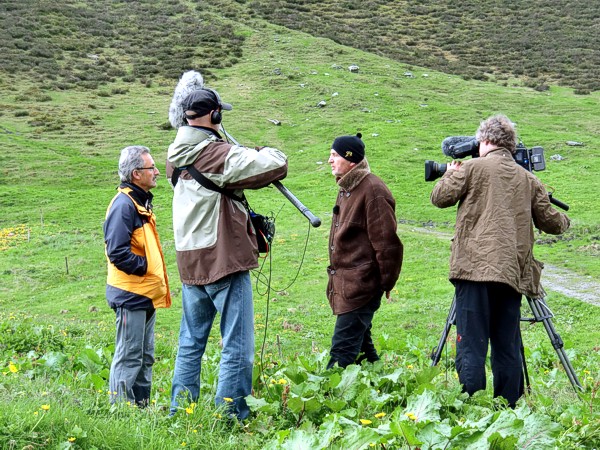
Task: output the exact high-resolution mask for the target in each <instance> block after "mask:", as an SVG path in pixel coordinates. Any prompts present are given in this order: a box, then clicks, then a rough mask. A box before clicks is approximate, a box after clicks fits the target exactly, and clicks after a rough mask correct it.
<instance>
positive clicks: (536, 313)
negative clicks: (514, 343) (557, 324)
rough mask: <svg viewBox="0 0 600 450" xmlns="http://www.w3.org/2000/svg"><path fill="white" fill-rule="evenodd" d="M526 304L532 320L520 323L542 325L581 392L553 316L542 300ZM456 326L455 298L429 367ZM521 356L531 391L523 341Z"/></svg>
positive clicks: (535, 299) (440, 352)
mask: <svg viewBox="0 0 600 450" xmlns="http://www.w3.org/2000/svg"><path fill="white" fill-rule="evenodd" d="M527 302H528V303H529V307H530V308H531V312H532V313H533V317H532V318H521V321H522V322H529V323H535V322H542V323H543V324H544V328H545V329H546V332H547V333H548V337H549V338H550V343H551V344H552V347H554V350H555V351H556V354H557V355H558V359H559V360H560V362H561V363H562V365H563V367H564V369H565V372H566V374H567V377H568V378H569V381H570V382H571V385H572V386H573V389H575V392H577V393H579V392H581V391H582V390H583V387H581V384H580V383H579V379H578V378H577V375H576V374H575V370H574V369H573V366H572V365H571V361H569V357H568V356H567V354H566V353H565V349H564V343H563V340H562V339H561V337H560V335H559V334H558V332H557V331H556V329H555V328H554V325H553V323H552V317H554V314H553V313H552V311H550V308H548V305H547V304H546V302H545V301H544V298H543V297H541V298H531V297H527ZM455 324H456V297H454V298H453V299H452V305H450V312H449V313H448V318H447V319H446V324H445V326H444V331H443V332H442V336H441V338H440V341H439V343H438V345H437V347H436V349H435V350H434V351H433V352H432V353H431V366H432V367H433V366H436V365H437V364H438V363H439V362H440V358H441V356H442V350H443V349H444V345H445V344H446V340H447V339H448V333H449V332H450V328H451V327H452V325H455ZM521 356H522V359H523V373H524V375H525V382H526V384H527V390H528V391H531V385H530V383H529V374H528V372H527V364H526V362H525V349H524V348H523V341H522V340H521Z"/></svg>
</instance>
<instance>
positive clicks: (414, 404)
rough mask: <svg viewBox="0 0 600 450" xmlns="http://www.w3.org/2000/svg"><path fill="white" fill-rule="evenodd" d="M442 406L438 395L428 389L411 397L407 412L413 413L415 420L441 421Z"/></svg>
mask: <svg viewBox="0 0 600 450" xmlns="http://www.w3.org/2000/svg"><path fill="white" fill-rule="evenodd" d="M441 406H442V405H441V403H440V402H439V401H438V399H437V396H436V395H435V394H434V393H433V392H431V391H429V390H426V391H425V392H423V393H422V394H419V395H416V396H415V395H412V396H410V397H409V399H408V404H407V405H406V409H405V414H413V415H414V416H415V419H414V420H415V422H439V420H440V412H439V411H440V408H441Z"/></svg>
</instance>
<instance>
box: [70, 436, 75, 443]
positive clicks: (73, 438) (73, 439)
mask: <svg viewBox="0 0 600 450" xmlns="http://www.w3.org/2000/svg"><path fill="white" fill-rule="evenodd" d="M75 439H77V438H75V437H73V436H71V437H70V438H69V439H68V441H69V442H75Z"/></svg>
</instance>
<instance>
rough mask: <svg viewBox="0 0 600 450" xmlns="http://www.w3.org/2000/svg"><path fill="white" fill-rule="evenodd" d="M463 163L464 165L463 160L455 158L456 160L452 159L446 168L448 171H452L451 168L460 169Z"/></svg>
mask: <svg viewBox="0 0 600 450" xmlns="http://www.w3.org/2000/svg"><path fill="white" fill-rule="evenodd" d="M461 165H462V162H460V161H456V160H454V161H451V162H449V163H448V166H447V168H446V170H447V171H448V172H450V171H451V170H458V169H460V166H461Z"/></svg>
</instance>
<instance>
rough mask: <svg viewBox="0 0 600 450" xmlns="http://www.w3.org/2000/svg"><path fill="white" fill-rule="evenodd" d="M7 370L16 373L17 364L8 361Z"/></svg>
mask: <svg viewBox="0 0 600 450" xmlns="http://www.w3.org/2000/svg"><path fill="white" fill-rule="evenodd" d="M8 370H10V371H11V372H12V373H17V372H18V371H19V369H18V368H17V366H15V365H14V363H13V362H12V361H11V362H9V363H8Z"/></svg>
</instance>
